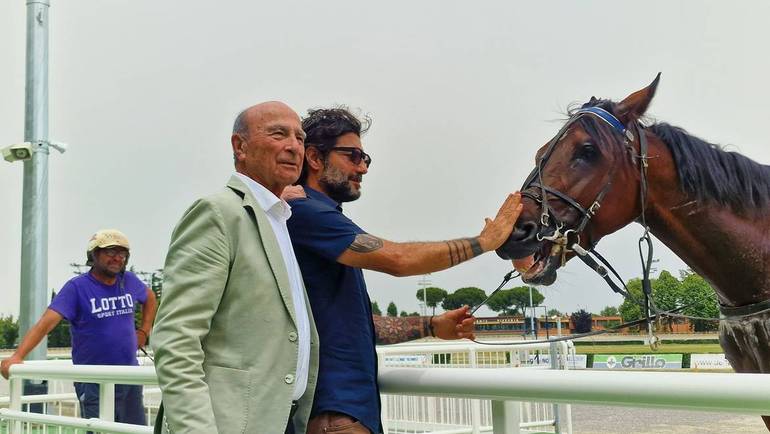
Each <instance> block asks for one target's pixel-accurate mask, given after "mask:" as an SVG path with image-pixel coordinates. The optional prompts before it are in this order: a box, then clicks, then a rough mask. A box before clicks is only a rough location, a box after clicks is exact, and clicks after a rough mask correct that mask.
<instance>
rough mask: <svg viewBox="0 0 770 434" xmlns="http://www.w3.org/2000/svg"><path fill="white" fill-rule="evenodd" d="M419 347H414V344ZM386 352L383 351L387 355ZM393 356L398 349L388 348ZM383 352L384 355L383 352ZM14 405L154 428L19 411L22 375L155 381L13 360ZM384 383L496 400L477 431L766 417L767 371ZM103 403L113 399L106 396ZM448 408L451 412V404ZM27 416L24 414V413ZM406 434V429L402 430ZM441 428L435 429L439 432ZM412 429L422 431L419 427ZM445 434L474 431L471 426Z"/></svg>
mask: <svg viewBox="0 0 770 434" xmlns="http://www.w3.org/2000/svg"><path fill="white" fill-rule="evenodd" d="M413 348H417V347H413ZM390 351H391V350H390V349H388V350H387V351H385V353H388V352H390ZM391 354H393V353H391ZM384 355H385V354H384V353H382V352H381V356H380V357H384ZM11 376H12V379H13V380H12V387H11V397H10V402H11V407H12V408H9V409H2V410H0V418H3V419H6V420H9V421H11V428H12V429H18V424H20V423H21V421H32V422H37V423H47V424H50V425H55V426H64V427H73V428H79V429H89V428H90V429H93V430H100V429H104V430H107V431H109V432H116V433H149V432H151V428H150V427H141V426H135V425H126V424H118V423H115V422H110V421H109V420H110V419H111V417H112V412H108V411H107V410H108V409H107V408H106V407H107V406H105V407H104V408H102V409H100V410H103V414H102V417H103V418H104V420H98V419H90V420H84V419H77V418H65V417H61V416H51V415H40V414H30V413H26V412H21V411H20V409H21V403H22V398H21V379H22V378H29V379H33V378H34V379H68V380H77V381H84V382H94V383H103V384H104V386H102V387H103V392H104V393H107V394H109V393H111V392H113V391H112V390H111V389H112V387H111V385H112V384H115V383H117V384H157V381H156V379H155V373H154V371H153V368H152V367H127V366H121V367H116V366H63V365H58V366H43V365H42V364H39V365H34V364H24V365H15V366H13V367H12V368H11ZM379 383H380V386H381V388H382V391H383V393H384V394H387V395H394V396H405V395H406V396H410V397H425V398H421V399H426V400H427V399H434V400H436V399H445V398H457V399H466V400H467V399H485V400H491V401H492V403H491V406H490V407H491V409H490V417H491V424H490V425H482V426H480V427H478V428H477V431H479V432H482V431H489V430H490V429H491V430H492V432H493V433H495V434H498V433H519V432H521V430H522V429H525V428H527V426H526V425H523V424H522V423H521V421H520V408H521V407H520V406H519V405H518V404H517V403H516V401H522V402H525V401H536V402H556V403H577V404H591V405H609V406H631V407H640V406H642V407H657V408H672V409H680V410H690V411H709V412H730V413H738V414H753V415H769V414H770V399H768V395H767V391H768V390H770V375H767V374H728V373H688V372H632V371H623V372H614V371H585V370H582V371H573V370H541V369H521V368H500V369H468V368H457V367H451V368H442V369H436V368H431V367H420V368H401V367H399V368H394V367H387V366H383V367H382V368H381V370H380V375H379ZM101 401H107V402H111V400H109V399H103V400H100V402H101ZM450 410H451V409H450ZM22 413H23V414H22ZM405 431H407V432H408V430H405ZM437 431H440V429H436V430H434V432H437ZM412 432H425V430H424V429H421V428H416V429H415V430H413V431H412ZM443 432H445V433H448V432H454V433H466V432H472V429H469V428H467V427H461V428H454V429H450V428H447V429H444V430H443Z"/></svg>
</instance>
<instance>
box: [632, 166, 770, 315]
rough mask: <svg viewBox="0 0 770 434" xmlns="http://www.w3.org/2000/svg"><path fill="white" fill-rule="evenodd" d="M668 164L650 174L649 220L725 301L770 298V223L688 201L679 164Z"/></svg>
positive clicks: (737, 302)
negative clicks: (666, 167) (769, 266)
mask: <svg viewBox="0 0 770 434" xmlns="http://www.w3.org/2000/svg"><path fill="white" fill-rule="evenodd" d="M660 163H665V162H664V161H660V162H656V163H655V164H656V165H658V164H660ZM663 165H664V167H665V164H663ZM668 165H669V166H671V167H669V168H668V169H669V170H663V171H658V170H656V171H655V172H657V173H654V172H652V171H651V174H650V180H649V186H650V195H649V200H648V207H649V208H648V211H647V213H646V216H647V223H648V225H649V226H650V229H651V231H652V233H653V234H654V235H655V236H656V237H657V238H659V239H660V240H661V241H663V243H664V244H666V246H668V247H669V248H670V249H671V250H672V251H673V252H674V253H676V254H677V255H678V256H679V257H680V258H682V260H684V261H685V262H686V263H687V265H689V266H690V267H691V268H692V269H693V270H695V271H696V272H697V273H698V274H700V275H701V276H703V277H704V278H705V279H706V280H707V281H708V282H709V283H710V284H711V285H712V286H713V287H714V289H715V290H716V292H717V295H718V296H719V298H720V302H721V303H723V304H726V305H733V306H740V305H745V304H750V303H754V302H757V301H762V300H765V299H768V298H770V273H768V271H770V270H768V269H767V265H768V264H770V262H769V261H770V237H769V236H768V231H770V220H769V219H766V218H762V217H761V216H759V215H751V214H750V213H749V214H748V215H739V214H736V213H734V212H733V211H732V210H731V209H729V208H728V207H724V206H721V205H716V204H705V203H702V202H698V201H697V200H695V198H692V197H688V196H687V195H686V194H684V193H683V192H682V191H681V189H680V187H679V185H678V179H677V178H676V171H675V170H674V169H673V161H669V162H668ZM672 174H673V177H672Z"/></svg>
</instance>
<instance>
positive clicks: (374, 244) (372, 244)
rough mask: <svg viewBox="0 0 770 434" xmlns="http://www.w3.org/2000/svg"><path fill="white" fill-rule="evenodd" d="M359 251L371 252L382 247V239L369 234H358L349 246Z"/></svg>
mask: <svg viewBox="0 0 770 434" xmlns="http://www.w3.org/2000/svg"><path fill="white" fill-rule="evenodd" d="M348 248H349V249H350V250H352V251H354V252H357V253H369V252H373V251H375V250H378V249H380V248H382V240H381V239H379V238H377V237H375V236H374V235H369V234H358V235H356V239H355V240H353V242H352V243H351V244H350V247H348Z"/></svg>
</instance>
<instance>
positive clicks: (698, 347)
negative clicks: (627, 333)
mask: <svg viewBox="0 0 770 434" xmlns="http://www.w3.org/2000/svg"><path fill="white" fill-rule="evenodd" d="M575 352H576V353H577V354H642V353H644V354H649V353H652V352H653V351H652V350H650V347H649V345H642V344H639V345H601V344H599V345H576V346H575ZM656 352H657V353H674V354H679V353H691V354H693V353H694V354H701V353H723V352H724V351H723V350H722V347H720V346H719V344H680V343H676V344H667V343H663V344H661V345H660V347H658V351H656Z"/></svg>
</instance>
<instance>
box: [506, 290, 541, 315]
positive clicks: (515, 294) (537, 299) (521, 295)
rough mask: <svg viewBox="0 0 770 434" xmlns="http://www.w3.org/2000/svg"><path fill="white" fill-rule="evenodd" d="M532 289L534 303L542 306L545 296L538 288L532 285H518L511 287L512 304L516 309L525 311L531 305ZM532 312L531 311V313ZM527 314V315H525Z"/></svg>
mask: <svg viewBox="0 0 770 434" xmlns="http://www.w3.org/2000/svg"><path fill="white" fill-rule="evenodd" d="M530 290H532V305H533V306H540V303H542V302H543V300H545V296H544V295H543V294H541V293H540V291H538V290H537V289H536V288H533V287H531V286H517V287H515V288H511V304H512V305H513V306H514V307H515V309H516V310H518V311H520V312H522V313H525V312H526V308H528V307H529V306H530V305H529V291H530ZM530 314H531V313H530ZM525 316H526V315H525Z"/></svg>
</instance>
